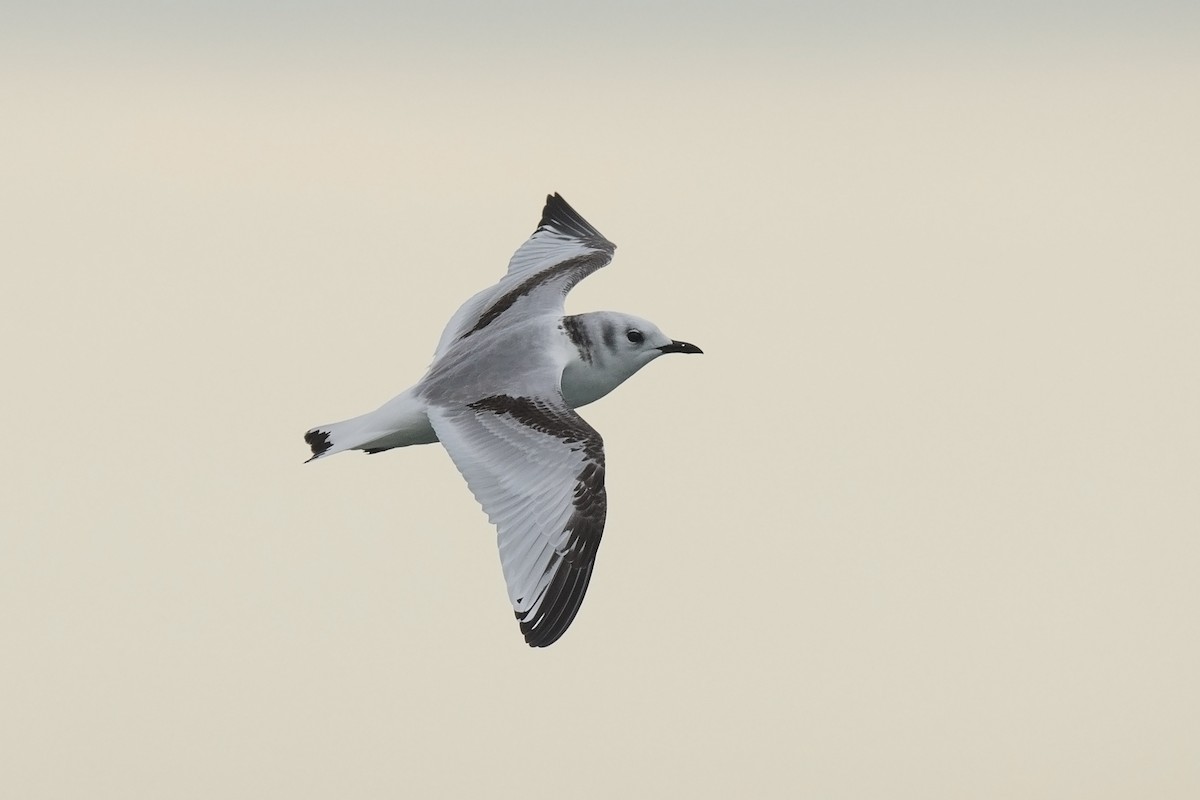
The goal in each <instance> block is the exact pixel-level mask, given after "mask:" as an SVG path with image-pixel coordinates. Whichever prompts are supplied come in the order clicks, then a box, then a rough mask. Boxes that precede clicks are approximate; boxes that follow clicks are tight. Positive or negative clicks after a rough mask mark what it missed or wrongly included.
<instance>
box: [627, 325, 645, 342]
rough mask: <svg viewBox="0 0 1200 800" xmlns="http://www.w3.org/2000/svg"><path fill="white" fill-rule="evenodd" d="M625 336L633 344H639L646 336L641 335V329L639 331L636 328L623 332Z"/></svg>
mask: <svg viewBox="0 0 1200 800" xmlns="http://www.w3.org/2000/svg"><path fill="white" fill-rule="evenodd" d="M625 338H626V339H628V340H629V341H631V342H633V343H634V344H641V343H642V340H643V339H645V338H646V337H644V336H642V332H641V331H639V330H638V329H637V328H634V329H633V330H631V331H630V332H629V333H627V334H625Z"/></svg>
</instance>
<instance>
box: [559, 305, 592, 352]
mask: <svg viewBox="0 0 1200 800" xmlns="http://www.w3.org/2000/svg"><path fill="white" fill-rule="evenodd" d="M562 325H563V331H565V332H566V334H567V338H568V339H570V340H571V343H572V344H574V345H575V349H576V350H578V351H579V359H580V361H582V362H583V363H585V364H590V363H592V339H591V337H590V336H589V335H588V331H587V326H585V325H584V324H583V318H582V317H581V316H580V315H578V314H575V315H573V316H570V317H563V321H562Z"/></svg>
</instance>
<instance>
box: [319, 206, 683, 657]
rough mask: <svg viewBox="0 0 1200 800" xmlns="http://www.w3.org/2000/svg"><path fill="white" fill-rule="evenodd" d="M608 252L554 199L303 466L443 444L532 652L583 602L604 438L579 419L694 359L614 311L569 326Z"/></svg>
mask: <svg viewBox="0 0 1200 800" xmlns="http://www.w3.org/2000/svg"><path fill="white" fill-rule="evenodd" d="M615 250H616V245H614V244H613V243H612V242H610V241H608V240H607V239H605V238H604V236H603V235H601V233H600V232H599V231H597V230H596V229H595V228H593V227H592V226H591V225H590V224H588V222H587V221H586V220H584V218H583V217H581V216H580V215H579V213H578V212H576V211H575V209H573V208H571V206H569V205H567V201H565V200H563V199H562V198H561V197H560V196H559V195H557V194H554V195H551V196H549V197H547V198H546V206H545V208H544V209H543V210H542V219H541V222H540V223H539V224H538V226H537V230H535V231H534V232H533V235H532V236H531V237H530V238H529V240H528V241H527V242H525V243H524V244H523V245H521V247H520V248H519V249H518V250H517V252H516V253H515V254H514V255H513V257H512V260H511V261H509V262H508V272H507V274H505V276H504V277H503V278H501V279H500V282H499V283H497V284H496V285H495V286H492V287H491V288H489V289H484V290H483V291H482V292H480V293H479V294H477V295H475V296H474V297H472V298H471V299H470V300H468V301H467V302H466V303H464V304H463V306H462V308H460V309H459V310H458V311H457V312H456V313H455V315H454V316H453V318H451V320H450V322H449V324H447V325H446V329H445V330H444V331H443V332H442V338H441V340H440V341H439V342H438V345H437V351H436V353H435V354H434V358H433V363H432V365H430V367H429V371H428V372H427V373H426V374H425V377H423V378H422V379H421V380H420V381H418V382H417V383H416V385H414V386H413V387H411V388H410V389H408V390H406V391H404V392H403V393H401V394H399V395H397V396H396V397H394V398H392V399H391V400H389V401H388V402H386V403H384V404H383V405H382V406H380V407H379V408H378V409H376V410H375V411H372V412H370V413H369V414H363V415H362V416H359V417H355V418H353V419H348V420H345V421H344V422H335V423H332V424H329V425H321V426H318V427H316V428H313V429H311V430H309V431H308V432H307V433H306V434H305V435H304V441H306V442H308V444H309V446H310V447H311V448H312V458H310V459H309V461H312V460H313V459H317V458H325V457H326V456H331V455H333V454H334V453H340V452H342V451H343V450H365V451H366V452H368V453H379V452H382V451H384V450H391V449H392V448H396V447H407V446H408V445H414V444H430V443H433V442H438V441H440V442H441V443H442V446H444V447H445V448H446V452H448V453H449V454H450V458H451V459H452V460H453V461H454V464H455V466H456V467H458V471H459V472H461V473H462V475H463V477H464V478H466V480H467V485H468V486H469V487H470V489H471V492H472V493H473V494H474V495H475V499H476V500H478V501H479V504H480V505H481V506H482V507H483V510H484V512H486V513H487V515H488V519H489V520H490V521H491V522H492V523H493V524H494V525H495V526H496V531H497V534H498V536H497V538H498V540H499V545H500V561H501V564H502V566H503V569H504V579H505V582H506V583H507V585H508V596H509V599H510V600H511V601H512V606H513V609H514V611H515V612H516V616H517V620H518V621H519V622H520V625H521V632H522V633H523V634H524V635H525V641H526V642H527V643H528V644H529V645H530V646H531V647H545V646H547V645H550V644H553V643H554V642H556V641H558V639H559V637H561V636H562V635H563V633H564V632H565V631H566V630H567V628H568V627H569V626H570V624H571V622H572V621H573V620H574V619H575V614H576V613H577V612H578V611H579V606H580V604H581V603H582V602H583V596H584V594H585V593H586V592H587V587H588V582H589V581H590V580H591V577H592V567H593V566H594V564H595V560H596V548H597V547H598V546H599V545H600V536H601V534H602V533H603V532H604V518H605V513H606V511H607V500H606V497H605V491H604V442H603V440H602V439H601V438H600V434H599V433H598V432H597V431H596V429H595V428H593V427H592V426H591V425H589V424H587V422H585V421H584V419H583V418H582V417H581V416H579V414H577V413H575V409H576V408H579V407H580V406H583V405H587V404H588V403H591V402H592V401H594V400H599V399H600V398H601V397H603V396H604V395H606V394H608V393H609V392H611V391H612V390H613V389H615V388H617V387H618V386H619V385H621V383H623V382H624V381H625V380H626V379H627V378H628V377H629V376H631V375H633V373H635V372H637V371H638V370H639V369H641V368H642V367H644V366H646V365H647V364H649V363H650V362H651V361H653V360H654V359H656V358H658V357H659V356H661V355H663V354H664V353H699V352H701V350H700V348H699V347H696V346H695V345H694V344H688V343H687V342H680V341H676V340H674V339H671V338H670V337H668V336H667V335H665V334H664V333H663V332H662V331H660V330H659V329H658V328H657V327H656V326H655V325H654V324H653V323H651V322H648V321H647V320H644V319H640V318H638V317H635V316H632V315H630V314H622V313H618V312H615V311H593V312H589V313H587V314H575V315H572V316H564V314H563V300H564V299H565V298H566V295H567V292H569V291H570V290H571V289H572V288H573V287H574V286H575V284H577V283H579V282H580V281H581V280H583V279H584V278H586V277H587V276H588V275H591V274H592V273H593V272H595V271H596V270H598V269H600V268H601V267H603V266H605V265H606V264H608V262H609V261H611V260H612V256H613V252H614V251H615Z"/></svg>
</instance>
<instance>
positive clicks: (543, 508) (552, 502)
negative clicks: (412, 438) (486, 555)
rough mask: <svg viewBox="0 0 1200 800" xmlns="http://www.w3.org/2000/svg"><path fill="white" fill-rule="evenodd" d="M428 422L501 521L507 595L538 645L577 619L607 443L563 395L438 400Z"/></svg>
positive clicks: (600, 515)
mask: <svg viewBox="0 0 1200 800" xmlns="http://www.w3.org/2000/svg"><path fill="white" fill-rule="evenodd" d="M429 421H430V422H431V423H432V424H433V429H434V430H435V431H436V432H437V435H438V438H439V439H440V440H441V441H442V444H443V445H445V447H446V451H447V452H449V453H450V457H451V459H453V460H454V464H455V466H457V467H458V470H459V472H461V473H462V474H463V476H464V477H465V478H466V479H467V485H468V486H470V488H471V492H472V493H473V494H474V495H475V499H476V500H478V501H479V504H480V505H481V506H483V510H484V511H485V512H486V513H487V515H488V519H489V520H491V522H492V523H493V524H494V525H495V526H496V530H497V533H498V540H499V544H500V561H501V564H502V565H503V567H504V579H505V582H506V583H507V584H508V596H509V599H510V600H511V601H512V605H513V610H514V611H515V612H516V615H517V619H518V620H519V621H520V623H521V632H522V633H523V634H525V641H526V642H527V643H528V644H529V645H530V646H531V647H545V646H546V645H549V644H553V643H554V642H555V641H557V640H558V638H559V637H560V636H562V635H563V633H564V632H565V631H566V630H567V627H568V626H569V625H570V624H571V622H572V620H574V619H575V614H576V613H577V612H578V611H579V606H580V604H581V603H582V602H583V596H584V594H585V593H586V592H587V587H588V582H589V581H590V580H591V577H592V567H593V565H594V564H595V560H596V549H597V547H598V546H599V545H600V537H601V535H602V534H603V532H604V517H605V514H606V511H607V500H606V497H605V491H604V443H603V441H602V440H601V438H600V434H599V433H597V432H596V430H595V429H594V428H592V426H591V425H588V424H587V422H585V421H584V420H583V418H582V417H580V416H579V415H578V414H576V413H575V412H574V411H573V410H571V409H570V408H569V407H568V406H567V404H566V403H565V402H564V401H563V399H562V396H561V395H560V394H556V396H555V397H554V398H553V399H549V400H548V399H544V398H537V397H514V396H510V395H506V394H497V395H491V396H487V397H483V398H481V399H479V400H477V401H475V402H472V403H470V404H468V405H465V406H455V407H445V406H442V407H439V406H431V407H430V409H429Z"/></svg>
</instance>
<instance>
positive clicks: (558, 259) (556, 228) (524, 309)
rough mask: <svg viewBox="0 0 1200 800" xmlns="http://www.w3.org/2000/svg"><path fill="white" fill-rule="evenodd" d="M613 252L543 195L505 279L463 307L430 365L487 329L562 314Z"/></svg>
mask: <svg viewBox="0 0 1200 800" xmlns="http://www.w3.org/2000/svg"><path fill="white" fill-rule="evenodd" d="M615 250H616V245H614V244H613V243H612V242H610V241H608V240H607V239H605V238H604V236H603V234H601V233H600V232H599V231H598V230H596V229H595V228H594V227H592V226H591V225H590V224H589V223H588V222H587V220H585V219H584V218H583V217H582V216H580V215H579V212H577V211H575V209H573V208H571V206H570V205H568V204H567V201H566V200H563V199H562V197H560V196H559V195H558V194H553V195H550V196H548V197H547V198H546V205H545V207H544V208H543V209H542V219H541V221H540V222H539V223H538V227H537V229H536V230H535V231H534V232H533V235H532V236H531V237H530V238H529V239H528V240H527V241H526V242H525V243H524V244H523V245H521V247H520V248H518V249H517V252H516V253H514V254H513V257H512V259H511V260H510V261H509V262H508V272H507V273H506V274H505V276H504V277H503V278H501V280H500V282H499V283H497V284H496V285H495V286H492V287H490V288H487V289H484V290H483V291H482V292H479V293H478V294H476V295H475V296H474V297H472V298H471V299H470V300H468V301H467V302H466V303H464V304H463V305H462V307H461V308H459V309H458V311H457V312H456V313H455V314H454V316H453V317H452V318H451V319H450V322H449V323H448V324H447V325H446V328H445V330H444V331H442V338H441V340H440V341H439V342H438V346H437V352H436V353H435V355H434V358H435V360H436V359H437V358H439V357H441V356H442V355H443V354H444V353H445V352H446V351H447V350H449V349H450V348H451V347H452V346H453V345H454V344H455V343H456V342H459V341H462V340H464V339H467V338H469V337H471V336H473V335H476V334H478V333H479V332H480V331H483V330H485V329H487V328H488V327H491V326H495V325H504V324H507V323H509V322H512V321H516V320H519V319H522V318H526V317H528V316H530V315H532V314H536V313H540V312H545V311H553V310H555V309H557V310H558V312H559V313H561V311H562V303H563V298H564V297H566V294H567V292H569V291H570V290H571V288H572V287H574V286H575V284H577V283H579V281H581V280H583V279H584V278H586V277H587V276H588V275H590V274H592V273H593V272H595V271H596V270H598V269H600V268H601V267H603V266H604V265H606V264H608V263H609V262H610V261H611V260H612V256H613V252H614V251H615Z"/></svg>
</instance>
